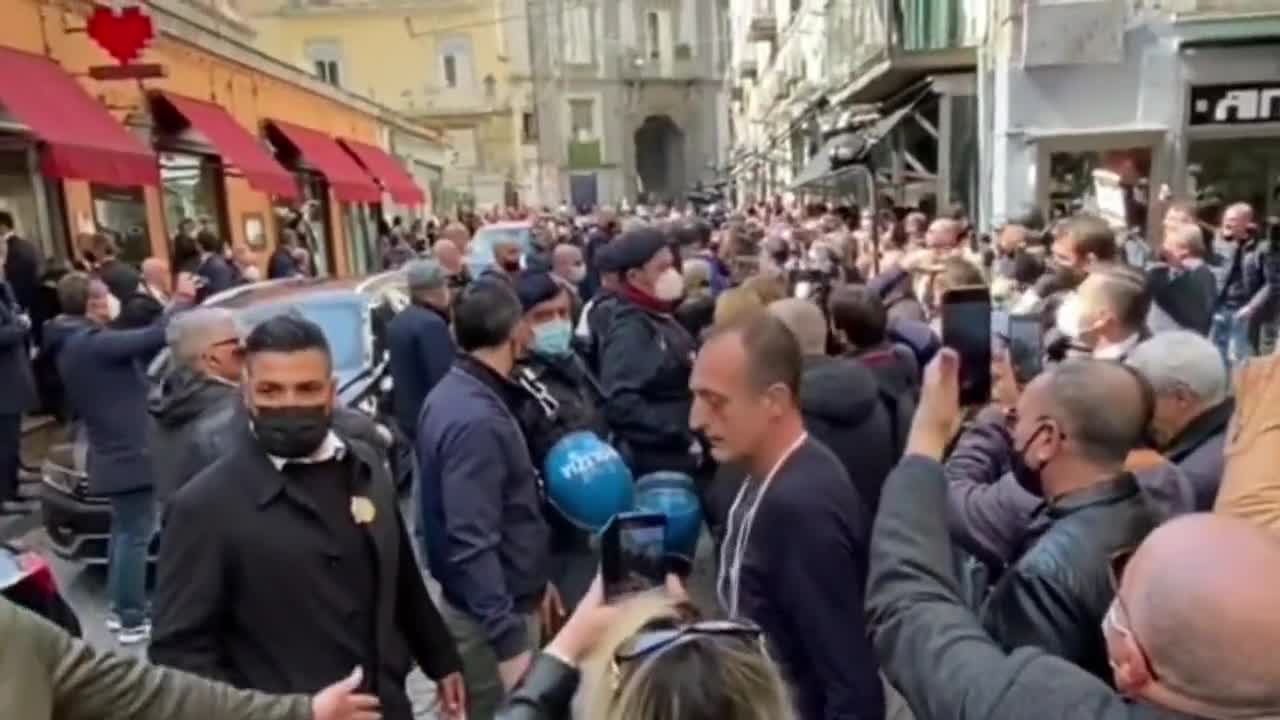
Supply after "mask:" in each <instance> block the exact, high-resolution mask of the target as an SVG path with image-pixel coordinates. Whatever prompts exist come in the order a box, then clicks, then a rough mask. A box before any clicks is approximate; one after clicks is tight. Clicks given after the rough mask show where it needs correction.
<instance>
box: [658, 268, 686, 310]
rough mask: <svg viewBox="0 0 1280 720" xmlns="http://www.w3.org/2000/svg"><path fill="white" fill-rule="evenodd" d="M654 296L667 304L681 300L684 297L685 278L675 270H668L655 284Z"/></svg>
mask: <svg viewBox="0 0 1280 720" xmlns="http://www.w3.org/2000/svg"><path fill="white" fill-rule="evenodd" d="M653 294H654V297H656V298H658V299H659V300H664V301H666V302H675V301H676V300H679V299H680V298H681V297H682V296H683V295H684V276H683V275H681V274H680V271H679V270H676V269H675V268H667V269H666V270H665V271H663V273H662V274H661V275H659V276H658V281H657V282H656V283H654V285H653Z"/></svg>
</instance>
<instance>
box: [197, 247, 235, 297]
mask: <svg viewBox="0 0 1280 720" xmlns="http://www.w3.org/2000/svg"><path fill="white" fill-rule="evenodd" d="M196 244H197V245H199V246H200V264H199V265H198V266H197V267H196V275H198V276H199V277H200V279H201V280H202V281H203V282H202V284H201V286H200V294H199V296H198V299H199V300H200V301H201V302H203V301H204V300H205V298H208V297H211V296H213V295H217V294H218V293H220V292H222V291H223V290H226V289H228V288H231V287H233V286H234V285H235V284H236V273H235V270H233V269H231V263H228V262H227V258H226V257H224V256H223V254H222V239H221V238H219V237H218V236H217V235H214V234H213V233H212V232H209V231H208V230H202V231H200V234H199V235H197V236H196Z"/></svg>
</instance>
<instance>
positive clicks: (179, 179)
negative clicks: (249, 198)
mask: <svg viewBox="0 0 1280 720" xmlns="http://www.w3.org/2000/svg"><path fill="white" fill-rule="evenodd" d="M160 182H161V186H162V188H163V197H164V221H165V226H166V228H168V230H169V234H170V235H172V234H173V233H176V232H177V231H178V226H179V225H180V224H181V223H182V221H183V220H188V219H190V220H195V221H196V223H197V225H198V226H200V227H201V228H202V229H209V230H211V231H213V232H214V233H215V234H216V235H217V236H218V237H220V238H223V239H224V240H227V239H229V238H228V233H227V225H226V221H225V213H224V212H223V207H224V203H223V194H222V193H223V191H222V168H221V166H220V165H219V164H218V162H217V161H216V160H214V159H213V158H210V157H207V156H202V155H194V154H188V153H169V152H165V153H160Z"/></svg>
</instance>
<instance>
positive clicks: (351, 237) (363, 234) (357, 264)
mask: <svg viewBox="0 0 1280 720" xmlns="http://www.w3.org/2000/svg"><path fill="white" fill-rule="evenodd" d="M343 216H344V220H345V221H346V226H347V237H348V242H347V246H348V247H349V248H351V273H352V274H353V275H369V274H371V273H375V272H378V271H380V270H381V269H382V253H381V249H382V248H381V247H380V246H379V244H378V226H377V223H376V222H375V220H374V216H375V213H374V212H373V209H372V208H371V207H370V206H368V205H347V206H346V208H345V209H344V210H343Z"/></svg>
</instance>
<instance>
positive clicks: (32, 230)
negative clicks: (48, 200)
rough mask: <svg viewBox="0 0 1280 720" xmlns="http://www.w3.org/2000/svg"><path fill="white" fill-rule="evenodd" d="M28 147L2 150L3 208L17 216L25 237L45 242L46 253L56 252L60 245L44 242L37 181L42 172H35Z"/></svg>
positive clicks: (0, 207) (0, 185) (0, 193)
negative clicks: (29, 161) (39, 173)
mask: <svg viewBox="0 0 1280 720" xmlns="http://www.w3.org/2000/svg"><path fill="white" fill-rule="evenodd" d="M27 160H28V155H27V151H26V150H25V149H24V150H4V151H0V210H3V211H4V212H7V213H9V214H10V215H12V216H13V220H14V222H15V223H16V224H17V227H16V228H14V230H16V231H17V233H18V234H19V235H21V236H22V237H24V238H26V239H28V240H30V241H32V242H35V243H37V244H39V245H41V246H42V250H43V251H44V253H45V254H52V252H53V250H54V248H55V247H56V245H51V244H48V243H45V242H43V238H41V237H40V232H39V230H40V218H39V212H40V210H39V204H38V201H37V200H36V191H35V188H36V186H35V183H36V182H37V181H38V179H37V178H38V176H35V175H33V174H32V172H31V167H30V165H29V163H28V162H27Z"/></svg>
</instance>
